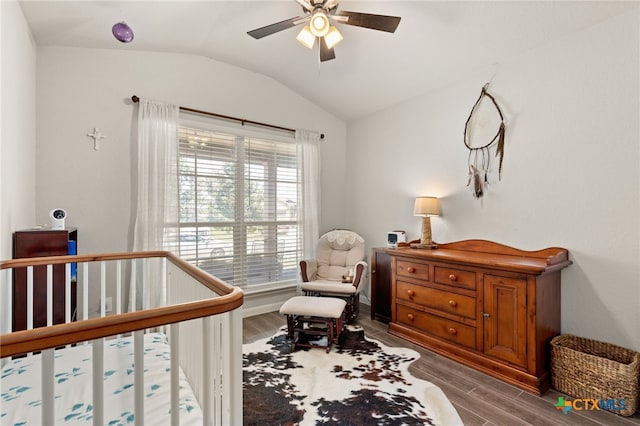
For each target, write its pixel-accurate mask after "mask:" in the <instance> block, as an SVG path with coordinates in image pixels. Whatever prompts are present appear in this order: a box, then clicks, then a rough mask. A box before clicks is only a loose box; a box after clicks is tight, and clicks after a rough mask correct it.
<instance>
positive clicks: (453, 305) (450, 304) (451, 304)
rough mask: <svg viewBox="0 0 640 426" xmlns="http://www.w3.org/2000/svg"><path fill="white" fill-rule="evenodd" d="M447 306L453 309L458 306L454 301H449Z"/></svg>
mask: <svg viewBox="0 0 640 426" xmlns="http://www.w3.org/2000/svg"><path fill="white" fill-rule="evenodd" d="M449 306H451V307H452V308H455V307H456V306H458V302H456V301H455V300H449Z"/></svg>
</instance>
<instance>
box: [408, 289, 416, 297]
mask: <svg viewBox="0 0 640 426" xmlns="http://www.w3.org/2000/svg"><path fill="white" fill-rule="evenodd" d="M407 294H408V295H409V299H413V296H414V295H415V294H416V292H415V291H413V290H407Z"/></svg>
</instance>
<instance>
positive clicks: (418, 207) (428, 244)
mask: <svg viewBox="0 0 640 426" xmlns="http://www.w3.org/2000/svg"><path fill="white" fill-rule="evenodd" d="M413 215H414V216H422V217H423V219H422V235H421V236H420V244H416V245H415V246H416V247H417V248H436V245H435V244H433V240H432V239H431V216H439V215H440V203H439V202H438V199H437V198H436V197H416V203H415V204H414V206H413Z"/></svg>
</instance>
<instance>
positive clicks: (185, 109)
mask: <svg viewBox="0 0 640 426" xmlns="http://www.w3.org/2000/svg"><path fill="white" fill-rule="evenodd" d="M131 100H132V101H133V102H134V103H138V102H140V98H139V97H137V96H136V95H133V96H132V97H131ZM180 110H182V111H188V112H193V113H196V114H202V115H209V116H211V117H217V118H223V119H225V120H233V121H239V122H240V123H242V125H243V126H244V125H245V123H247V124H253V125H254V126H263V127H270V128H272V129H277V130H284V131H285V132H291V133H295V132H296V130H295V129H290V128H288V127H281V126H275V125H273V124H268V123H261V122H259V121H253V120H247V119H244V118H238V117H231V116H229V115H222V114H216V113H215V112H208V111H202V110H199V109H193V108H187V107H183V106H181V107H180ZM320 139H324V133H320Z"/></svg>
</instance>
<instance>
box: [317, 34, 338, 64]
mask: <svg viewBox="0 0 640 426" xmlns="http://www.w3.org/2000/svg"><path fill="white" fill-rule="evenodd" d="M318 41H319V43H320V62H326V61H330V60H332V59H335V58H336V52H334V51H333V49H329V47H328V46H327V42H326V41H324V37H319V38H318Z"/></svg>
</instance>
